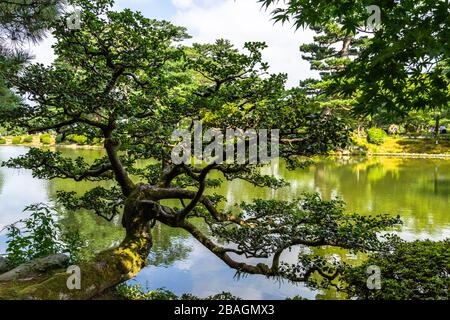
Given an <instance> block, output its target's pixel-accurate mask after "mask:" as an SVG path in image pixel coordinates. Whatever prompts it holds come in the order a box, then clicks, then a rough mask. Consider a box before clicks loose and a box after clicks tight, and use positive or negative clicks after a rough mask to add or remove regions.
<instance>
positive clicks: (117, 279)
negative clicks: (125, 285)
mask: <svg viewBox="0 0 450 320" xmlns="http://www.w3.org/2000/svg"><path fill="white" fill-rule="evenodd" d="M139 198H140V196H139V194H138V192H135V193H134V195H133V194H132V195H131V196H130V198H129V199H128V200H127V201H126V203H125V209H124V216H123V221H122V224H123V226H124V227H125V229H126V236H125V239H124V240H123V241H122V243H121V244H120V245H119V247H117V248H112V249H108V250H106V251H103V252H101V253H100V254H98V255H97V256H96V257H95V259H94V260H93V261H89V262H83V263H80V264H79V265H77V266H78V267H79V270H80V280H81V288H80V289H69V288H68V287H69V286H68V282H69V281H70V279H71V277H73V276H74V274H72V273H67V271H66V270H58V271H54V272H53V273H52V274H45V275H40V276H37V277H31V278H28V279H20V280H17V281H13V282H6V283H1V282H0V300H1V299H45V300H70V299H79V300H86V299H91V298H93V297H95V296H97V295H99V294H101V293H102V292H104V291H105V290H106V289H109V288H112V287H114V286H116V285H118V284H120V283H122V282H125V281H127V280H129V279H132V278H134V277H135V276H136V275H137V274H138V273H139V271H140V270H141V269H142V268H143V267H144V266H145V265H146V263H147V257H148V255H149V253H150V249H151V247H152V239H151V233H150V231H151V230H150V221H151V220H152V219H153V217H154V214H155V213H154V212H152V211H151V210H149V207H143V206H141V205H139V201H138V200H139ZM72 279H73V278H72Z"/></svg>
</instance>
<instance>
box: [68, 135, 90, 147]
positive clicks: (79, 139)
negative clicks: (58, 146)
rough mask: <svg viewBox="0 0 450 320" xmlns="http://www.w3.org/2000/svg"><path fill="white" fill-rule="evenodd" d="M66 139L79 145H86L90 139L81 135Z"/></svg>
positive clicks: (70, 136)
mask: <svg viewBox="0 0 450 320" xmlns="http://www.w3.org/2000/svg"><path fill="white" fill-rule="evenodd" d="M66 139H67V141H70V142H73V143H76V144H78V145H85V144H87V143H88V137H86V136H84V135H79V134H70V135H68V136H67V138H66Z"/></svg>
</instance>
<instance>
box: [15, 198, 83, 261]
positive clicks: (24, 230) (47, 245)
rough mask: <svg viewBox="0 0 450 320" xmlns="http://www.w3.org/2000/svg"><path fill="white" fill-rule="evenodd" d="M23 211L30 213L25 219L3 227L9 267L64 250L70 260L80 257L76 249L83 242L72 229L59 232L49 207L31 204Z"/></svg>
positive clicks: (51, 209)
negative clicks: (5, 231) (5, 232)
mask: <svg viewBox="0 0 450 320" xmlns="http://www.w3.org/2000/svg"><path fill="white" fill-rule="evenodd" d="M25 211H30V212H31V215H30V217H29V218H27V219H24V220H20V221H18V222H16V223H14V224H12V225H9V226H7V227H6V229H7V234H6V237H7V241H6V242H7V248H6V253H7V255H8V264H9V265H10V266H11V267H16V266H18V265H20V264H22V263H24V262H27V261H30V260H32V259H36V258H41V257H45V256H48V255H51V254H57V253H68V254H69V257H70V260H71V262H77V261H79V260H81V255H80V252H81V249H82V248H83V247H85V246H86V242H85V241H84V240H82V239H81V237H80V236H79V234H78V232H76V231H75V232H74V231H72V230H67V231H65V232H63V231H62V228H61V226H60V225H59V223H58V222H57V220H56V212H55V211H54V209H53V208H51V207H48V206H47V205H45V204H34V205H31V206H28V207H27V208H25Z"/></svg>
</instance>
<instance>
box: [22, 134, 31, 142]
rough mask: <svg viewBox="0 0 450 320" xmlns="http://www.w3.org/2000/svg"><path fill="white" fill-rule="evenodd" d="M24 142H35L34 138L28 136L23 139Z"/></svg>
mask: <svg viewBox="0 0 450 320" xmlns="http://www.w3.org/2000/svg"><path fill="white" fill-rule="evenodd" d="M23 142H25V143H31V142H33V137H32V136H26V137H25V138H24V139H23Z"/></svg>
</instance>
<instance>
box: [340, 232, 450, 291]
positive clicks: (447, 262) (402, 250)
mask: <svg viewBox="0 0 450 320" xmlns="http://www.w3.org/2000/svg"><path fill="white" fill-rule="evenodd" d="M449 248H450V239H447V240H443V241H440V242H433V241H429V240H425V241H414V242H405V241H399V242H398V243H397V244H395V245H394V246H393V248H392V249H391V250H385V251H380V252H379V253H376V254H374V255H372V256H370V257H369V258H368V259H367V260H366V261H365V262H364V263H363V264H362V265H361V266H357V267H354V268H350V269H348V270H346V271H345V272H344V273H343V274H342V280H344V281H345V282H346V283H347V286H346V288H345V291H346V292H347V294H348V296H349V297H350V298H351V299H355V298H356V299H363V300H367V299H369V300H426V299H435V300H449V299H450V291H449V290H448V289H449V288H450V277H449V274H450V250H449ZM371 266H377V267H379V268H380V270H381V279H380V280H381V288H382V289H381V290H370V289H369V288H367V280H368V279H367V277H368V271H367V270H368V268H369V267H371Z"/></svg>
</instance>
